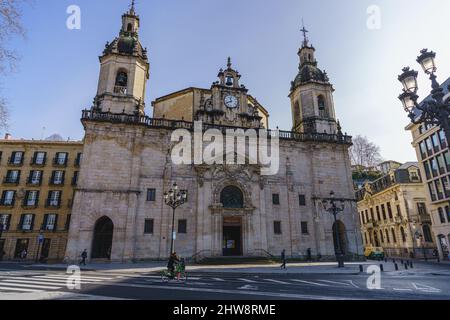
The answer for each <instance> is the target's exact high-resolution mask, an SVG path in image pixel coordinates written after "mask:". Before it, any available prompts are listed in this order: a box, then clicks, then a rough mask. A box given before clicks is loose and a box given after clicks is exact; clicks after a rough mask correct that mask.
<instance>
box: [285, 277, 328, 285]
mask: <svg viewBox="0 0 450 320" xmlns="http://www.w3.org/2000/svg"><path fill="white" fill-rule="evenodd" d="M291 280H292V281H295V282H300V283H306V284H313V285H316V286H322V287H329V285H327V284H324V283H317V282H312V281H306V280H298V279H291Z"/></svg>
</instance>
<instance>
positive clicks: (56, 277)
mask: <svg viewBox="0 0 450 320" xmlns="http://www.w3.org/2000/svg"><path fill="white" fill-rule="evenodd" d="M35 277H36V278H38V277H44V278H46V279H58V280H67V279H69V277H70V275H67V276H35ZM81 279H82V280H86V281H90V282H102V281H105V280H113V278H105V279H104V280H95V279H89V278H87V277H83V276H81Z"/></svg>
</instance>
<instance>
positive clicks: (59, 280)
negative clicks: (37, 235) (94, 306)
mask: <svg viewBox="0 0 450 320" xmlns="http://www.w3.org/2000/svg"><path fill="white" fill-rule="evenodd" d="M3 280H4V281H8V282H12V281H24V280H25V281H33V282H39V281H40V282H49V283H50V282H53V283H59V284H65V283H66V282H67V280H66V279H47V278H46V277H42V276H37V277H3V278H2V280H1V281H3ZM71 281H72V280H71ZM72 282H73V281H72ZM80 283H84V284H93V283H96V282H92V281H88V280H81V281H80Z"/></svg>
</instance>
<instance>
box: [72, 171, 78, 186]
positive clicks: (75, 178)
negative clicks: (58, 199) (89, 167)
mask: <svg viewBox="0 0 450 320" xmlns="http://www.w3.org/2000/svg"><path fill="white" fill-rule="evenodd" d="M77 184H78V171H75V172H74V173H73V177H72V185H73V186H76V185H77Z"/></svg>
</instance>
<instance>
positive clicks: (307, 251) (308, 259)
mask: <svg viewBox="0 0 450 320" xmlns="http://www.w3.org/2000/svg"><path fill="white" fill-rule="evenodd" d="M306 261H308V262H311V261H312V256H311V248H308V249H307V250H306Z"/></svg>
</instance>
